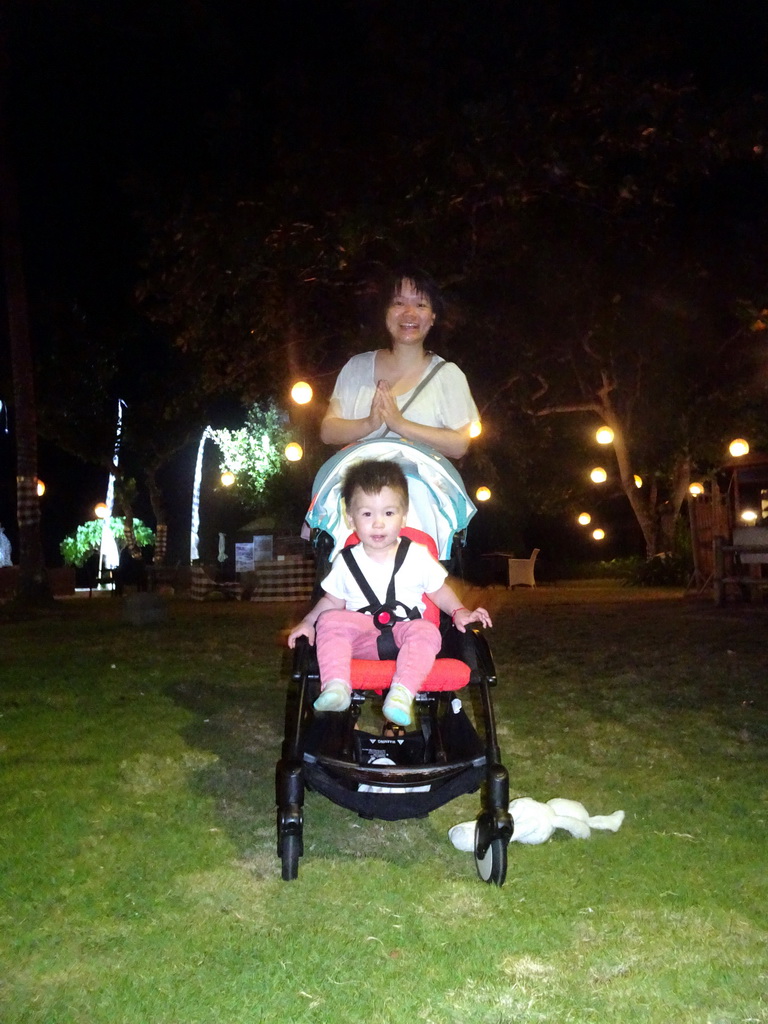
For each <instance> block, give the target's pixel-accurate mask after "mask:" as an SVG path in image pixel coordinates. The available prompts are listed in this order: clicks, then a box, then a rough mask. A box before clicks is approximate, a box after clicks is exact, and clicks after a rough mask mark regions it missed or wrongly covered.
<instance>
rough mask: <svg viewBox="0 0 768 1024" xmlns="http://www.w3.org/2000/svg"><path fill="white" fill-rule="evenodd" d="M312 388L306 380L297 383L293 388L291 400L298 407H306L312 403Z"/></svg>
mask: <svg viewBox="0 0 768 1024" xmlns="http://www.w3.org/2000/svg"><path fill="white" fill-rule="evenodd" d="M312 394H313V391H312V388H311V386H310V385H309V384H307V382H306V381H305V380H299V381H297V382H296V383H295V384H294V385H293V387H292V388H291V398H292V399H293V401H294V402H295V403H296V405H306V404H307V402H311V401H312Z"/></svg>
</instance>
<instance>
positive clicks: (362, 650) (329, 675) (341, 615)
mask: <svg viewBox="0 0 768 1024" xmlns="http://www.w3.org/2000/svg"><path fill="white" fill-rule="evenodd" d="M394 634H395V643H396V644H397V646H398V648H399V649H398V652H397V668H396V669H395V674H394V676H393V678H392V682H394V683H401V684H402V685H403V686H404V687H406V689H408V690H410V691H411V693H413V694H415V693H418V691H419V688H420V687H421V684H422V683H423V682H424V680H425V679H426V678H427V676H428V675H429V672H430V669H431V668H432V666H433V665H434V663H435V657H436V655H437V652H438V651H439V650H440V646H441V639H440V630H439V629H438V628H437V626H435V625H434V624H433V623H432V622H427V620H426V619H408V620H407V621H405V622H396V623H395V626H394ZM378 635H379V631H378V629H377V628H376V625H375V623H374V621H373V617H372V616H370V615H364V614H363V613H362V612H348V611H330V612H323V614H322V615H321V616H320V618H319V619H318V621H317V640H316V643H317V663H318V667H319V668H320V679H321V680H322V681H323V682H324V683H325V682H326V681H327V680H329V679H343V680H344V681H345V682H347V683H348V682H349V681H350V672H351V669H350V662H351V660H352V658H362V659H363V660H365V661H378V660H379V653H378V650H377V648H376V638H377V637H378Z"/></svg>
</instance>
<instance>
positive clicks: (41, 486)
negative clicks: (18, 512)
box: [37, 480, 45, 498]
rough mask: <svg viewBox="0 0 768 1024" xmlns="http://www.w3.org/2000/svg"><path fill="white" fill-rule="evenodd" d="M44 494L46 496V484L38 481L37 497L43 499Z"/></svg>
mask: <svg viewBox="0 0 768 1024" xmlns="http://www.w3.org/2000/svg"><path fill="white" fill-rule="evenodd" d="M44 494H45V484H44V483H43V481H42V480H38V481H37V496H38V498H42V496H43V495H44Z"/></svg>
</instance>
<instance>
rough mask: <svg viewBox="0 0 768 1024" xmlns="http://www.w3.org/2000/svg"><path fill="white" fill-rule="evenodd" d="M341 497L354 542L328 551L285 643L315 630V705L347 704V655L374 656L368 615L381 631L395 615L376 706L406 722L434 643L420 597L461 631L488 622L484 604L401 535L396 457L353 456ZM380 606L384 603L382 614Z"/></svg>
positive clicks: (402, 498)
mask: <svg viewBox="0 0 768 1024" xmlns="http://www.w3.org/2000/svg"><path fill="white" fill-rule="evenodd" d="M342 497H343V498H344V505H345V514H346V518H347V522H348V523H349V525H350V526H351V527H352V528H353V529H354V530H355V533H356V534H357V536H358V537H359V538H360V542H359V544H357V545H355V546H354V547H351V548H347V549H345V551H343V552H342V553H341V554H339V555H337V556H336V558H334V560H333V563H332V564H331V569H330V572H329V573H328V575H327V576H326V577H325V579H324V580H323V582H322V588H323V591H324V595H323V597H321V598H320V600H319V601H318V602H317V604H316V605H315V606H314V608H312V610H311V611H310V612H308V613H307V615H305V616H304V618H303V619H302V620H301V622H300V623H299V624H298V625H297V626H295V627H294V629H292V630H291V633H290V635H289V637H288V646H289V647H294V646H295V644H296V640H297V639H298V637H300V636H306V637H308V639H309V641H310V643H312V642H313V640H314V639H315V635H316V636H317V662H318V666H319V668H320V681H321V692H320V696H319V697H318V698H317V700H316V701H315V704H314V706H315V709H316V710H317V711H346V709H347V708H348V707H349V705H350V701H351V692H352V688H351V685H350V676H351V665H350V663H351V660H352V658H362V659H368V660H370V659H375V658H378V657H379V656H380V654H379V651H380V650H381V647H380V646H379V637H380V636H381V635H382V631H381V630H380V627H379V626H377V625H376V622H375V621H374V615H375V614H376V613H377V612H378V613H379V614H378V615H377V616H376V617H377V618H378V619H379V621H380V622H382V624H383V625H384V630H383V632H387V631H388V630H387V619H388V618H389V619H391V620H394V625H393V626H392V627H391V636H392V639H393V641H394V645H395V648H396V666H397V667H396V669H395V674H394V676H393V679H392V685H391V686H390V689H389V692H388V694H387V697H386V699H385V701H384V707H383V711H384V715H385V717H386V718H387V719H388V720H389V721H390V722H393V723H394V724H395V725H400V726H408V725H410V724H411V721H412V713H413V700H414V697H415V695H416V694H417V693H418V691H419V689H420V688H421V685H422V684H423V682H424V680H425V679H426V677H427V676H428V675H429V672H430V670H431V668H432V666H433V664H434V661H435V657H436V656H437V653H438V652H439V650H440V644H441V639H440V630H439V629H438V628H437V626H435V625H434V624H433V623H431V622H428V621H427V620H426V619H423V618H421V615H422V614H423V612H424V607H425V605H424V601H423V596H424V595H425V594H426V595H427V596H428V597H429V598H430V600H431V601H432V602H433V603H434V604H435V605H437V607H438V608H439V609H440V610H441V611H443V612H446V613H447V614H448V615H450V616H451V619H452V621H453V624H454V626H456V628H457V629H459V630H460V631H461V632H462V633H463V632H464V631H465V630H466V627H467V625H468V624H469V623H470V622H479V623H481V624H482V625H483V626H491V617H490V615H489V614H488V612H487V611H486V610H485V608H476V609H475V610H474V611H470V610H469V609H468V608H465V607H464V606H463V605H462V603H461V601H460V600H459V598H458V596H457V595H456V593H455V592H454V591H453V590H452V589H451V587H449V586H448V584H447V583H446V582H445V580H446V577H447V576H448V573H447V572H446V570H445V569H444V568H443V566H442V565H441V564H440V563H439V562H438V561H437V559H435V558H433V556H432V555H431V554H430V553H429V551H428V550H427V548H425V547H424V546H423V545H422V544H417V543H415V542H412V541H409V540H408V539H407V538H404V537H403V538H401V536H400V531H401V529H402V527H403V526H404V525H405V517H406V513H407V511H408V484H407V481H406V479H405V475H404V473H403V471H402V469H401V468H400V467H399V466H398V465H397V463H396V462H378V461H375V460H366V461H362V462H358V463H356V464H355V465H354V466H352V467H351V468H350V469H349V470H348V471H347V473H346V475H345V477H344V482H343V487H342ZM371 592H372V593H371ZM393 596H394V601H393V600H392V597H393ZM371 598H374V599H375V600H372V599H371ZM381 606H386V611H384V612H383V613H382V612H381ZM401 613H402V617H401ZM394 653H395V652H394V651H393V656H394ZM387 656H388V655H386V654H385V657H387Z"/></svg>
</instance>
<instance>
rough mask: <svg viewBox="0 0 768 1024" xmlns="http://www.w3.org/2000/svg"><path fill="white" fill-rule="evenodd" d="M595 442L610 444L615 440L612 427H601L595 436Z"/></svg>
mask: <svg viewBox="0 0 768 1024" xmlns="http://www.w3.org/2000/svg"><path fill="white" fill-rule="evenodd" d="M595 440H596V441H597V443H598V444H610V443H611V441H612V440H613V431H612V430H611V428H610V427H600V429H599V430H598V432H597V433H596V434H595Z"/></svg>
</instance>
